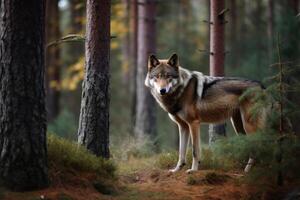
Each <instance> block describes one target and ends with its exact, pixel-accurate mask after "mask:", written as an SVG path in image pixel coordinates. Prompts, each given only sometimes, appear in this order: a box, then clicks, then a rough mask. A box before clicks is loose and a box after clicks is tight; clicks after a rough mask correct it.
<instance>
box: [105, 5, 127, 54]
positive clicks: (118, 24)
mask: <svg viewBox="0 0 300 200" xmlns="http://www.w3.org/2000/svg"><path fill="white" fill-rule="evenodd" d="M112 13H113V15H112V19H111V23H110V28H111V35H116V36H117V39H112V41H111V49H112V50H114V49H117V48H119V47H120V44H119V43H120V42H121V40H122V39H123V38H124V37H125V36H126V34H127V33H128V31H129V29H128V25H127V24H126V18H127V17H128V16H127V15H126V7H125V5H124V4H114V5H113V6H112Z"/></svg>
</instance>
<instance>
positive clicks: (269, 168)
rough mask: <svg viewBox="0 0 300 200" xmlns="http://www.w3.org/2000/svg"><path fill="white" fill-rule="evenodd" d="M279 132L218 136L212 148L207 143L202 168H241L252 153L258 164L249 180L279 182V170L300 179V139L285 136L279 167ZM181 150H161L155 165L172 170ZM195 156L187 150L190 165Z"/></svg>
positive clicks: (249, 175) (202, 153)
mask: <svg viewBox="0 0 300 200" xmlns="http://www.w3.org/2000/svg"><path fill="white" fill-rule="evenodd" d="M277 143H278V135H276V134H271V133H256V134H252V135H247V136H234V137H230V138H224V139H219V140H217V141H216V143H215V144H213V145H212V146H211V147H208V146H205V147H203V148H202V151H201V159H200V160H201V162H200V170H201V169H215V170H218V169H219V170H224V171H228V170H238V171H242V170H243V169H244V167H245V166H246V164H247V161H248V158H249V156H250V155H251V156H252V157H253V158H255V165H254V167H253V168H252V170H251V171H250V173H249V174H247V176H246V179H247V180H249V181H250V182H251V181H256V180H257V179H258V178H263V179H267V180H268V181H276V175H277V172H278V170H279V169H281V170H282V171H283V173H284V176H285V178H286V179H287V180H289V181H297V180H299V178H300V171H299V168H300V139H299V138H298V137H297V136H295V135H286V136H285V138H284V139H282V145H281V148H282V152H283V158H282V162H281V164H280V166H279V164H278V162H277V160H276V159H277V154H278V144H277ZM177 160H178V153H177V152H176V151H171V152H168V153H161V154H160V155H159V156H158V158H157V160H156V166H157V167H159V168H161V169H170V168H172V167H174V166H175V165H176V162H177ZM191 160H192V155H191V152H190V151H189V152H188V153H187V166H188V167H190V166H191Z"/></svg>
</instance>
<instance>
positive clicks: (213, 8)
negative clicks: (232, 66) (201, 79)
mask: <svg viewBox="0 0 300 200" xmlns="http://www.w3.org/2000/svg"><path fill="white" fill-rule="evenodd" d="M224 8H225V5H224V0H211V1H210V21H211V26H210V75H211V76H224V61H225V51H224V24H225V19H224V18H225V16H224V15H225V13H222V11H224ZM216 135H223V136H225V135H226V132H225V124H210V125H209V142H210V144H211V143H212V142H213V141H214V140H215V138H216Z"/></svg>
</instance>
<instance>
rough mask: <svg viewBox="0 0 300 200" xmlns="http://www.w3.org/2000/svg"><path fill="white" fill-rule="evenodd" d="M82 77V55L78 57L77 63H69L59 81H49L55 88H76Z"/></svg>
mask: <svg viewBox="0 0 300 200" xmlns="http://www.w3.org/2000/svg"><path fill="white" fill-rule="evenodd" d="M83 77H84V57H82V58H80V59H79V60H78V62H77V63H75V64H74V65H71V66H70V67H69V68H68V69H67V70H66V71H65V73H64V77H63V79H62V80H61V82H60V83H59V82H57V81H50V87H51V88H53V89H56V90H70V91H73V90H76V89H77V86H78V84H79V83H81V81H82V80H83Z"/></svg>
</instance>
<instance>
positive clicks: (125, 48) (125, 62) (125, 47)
mask: <svg viewBox="0 0 300 200" xmlns="http://www.w3.org/2000/svg"><path fill="white" fill-rule="evenodd" d="M122 4H124V11H125V20H124V23H125V25H126V27H129V23H130V20H129V17H128V15H129V6H130V0H122ZM129 44H130V35H129V32H127V33H126V34H125V35H124V37H123V38H122V47H121V50H122V81H123V84H124V85H125V86H126V87H125V88H124V89H127V91H129V87H128V86H129V76H130V73H129V71H130V70H129V66H130V65H131V59H130V46H129Z"/></svg>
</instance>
